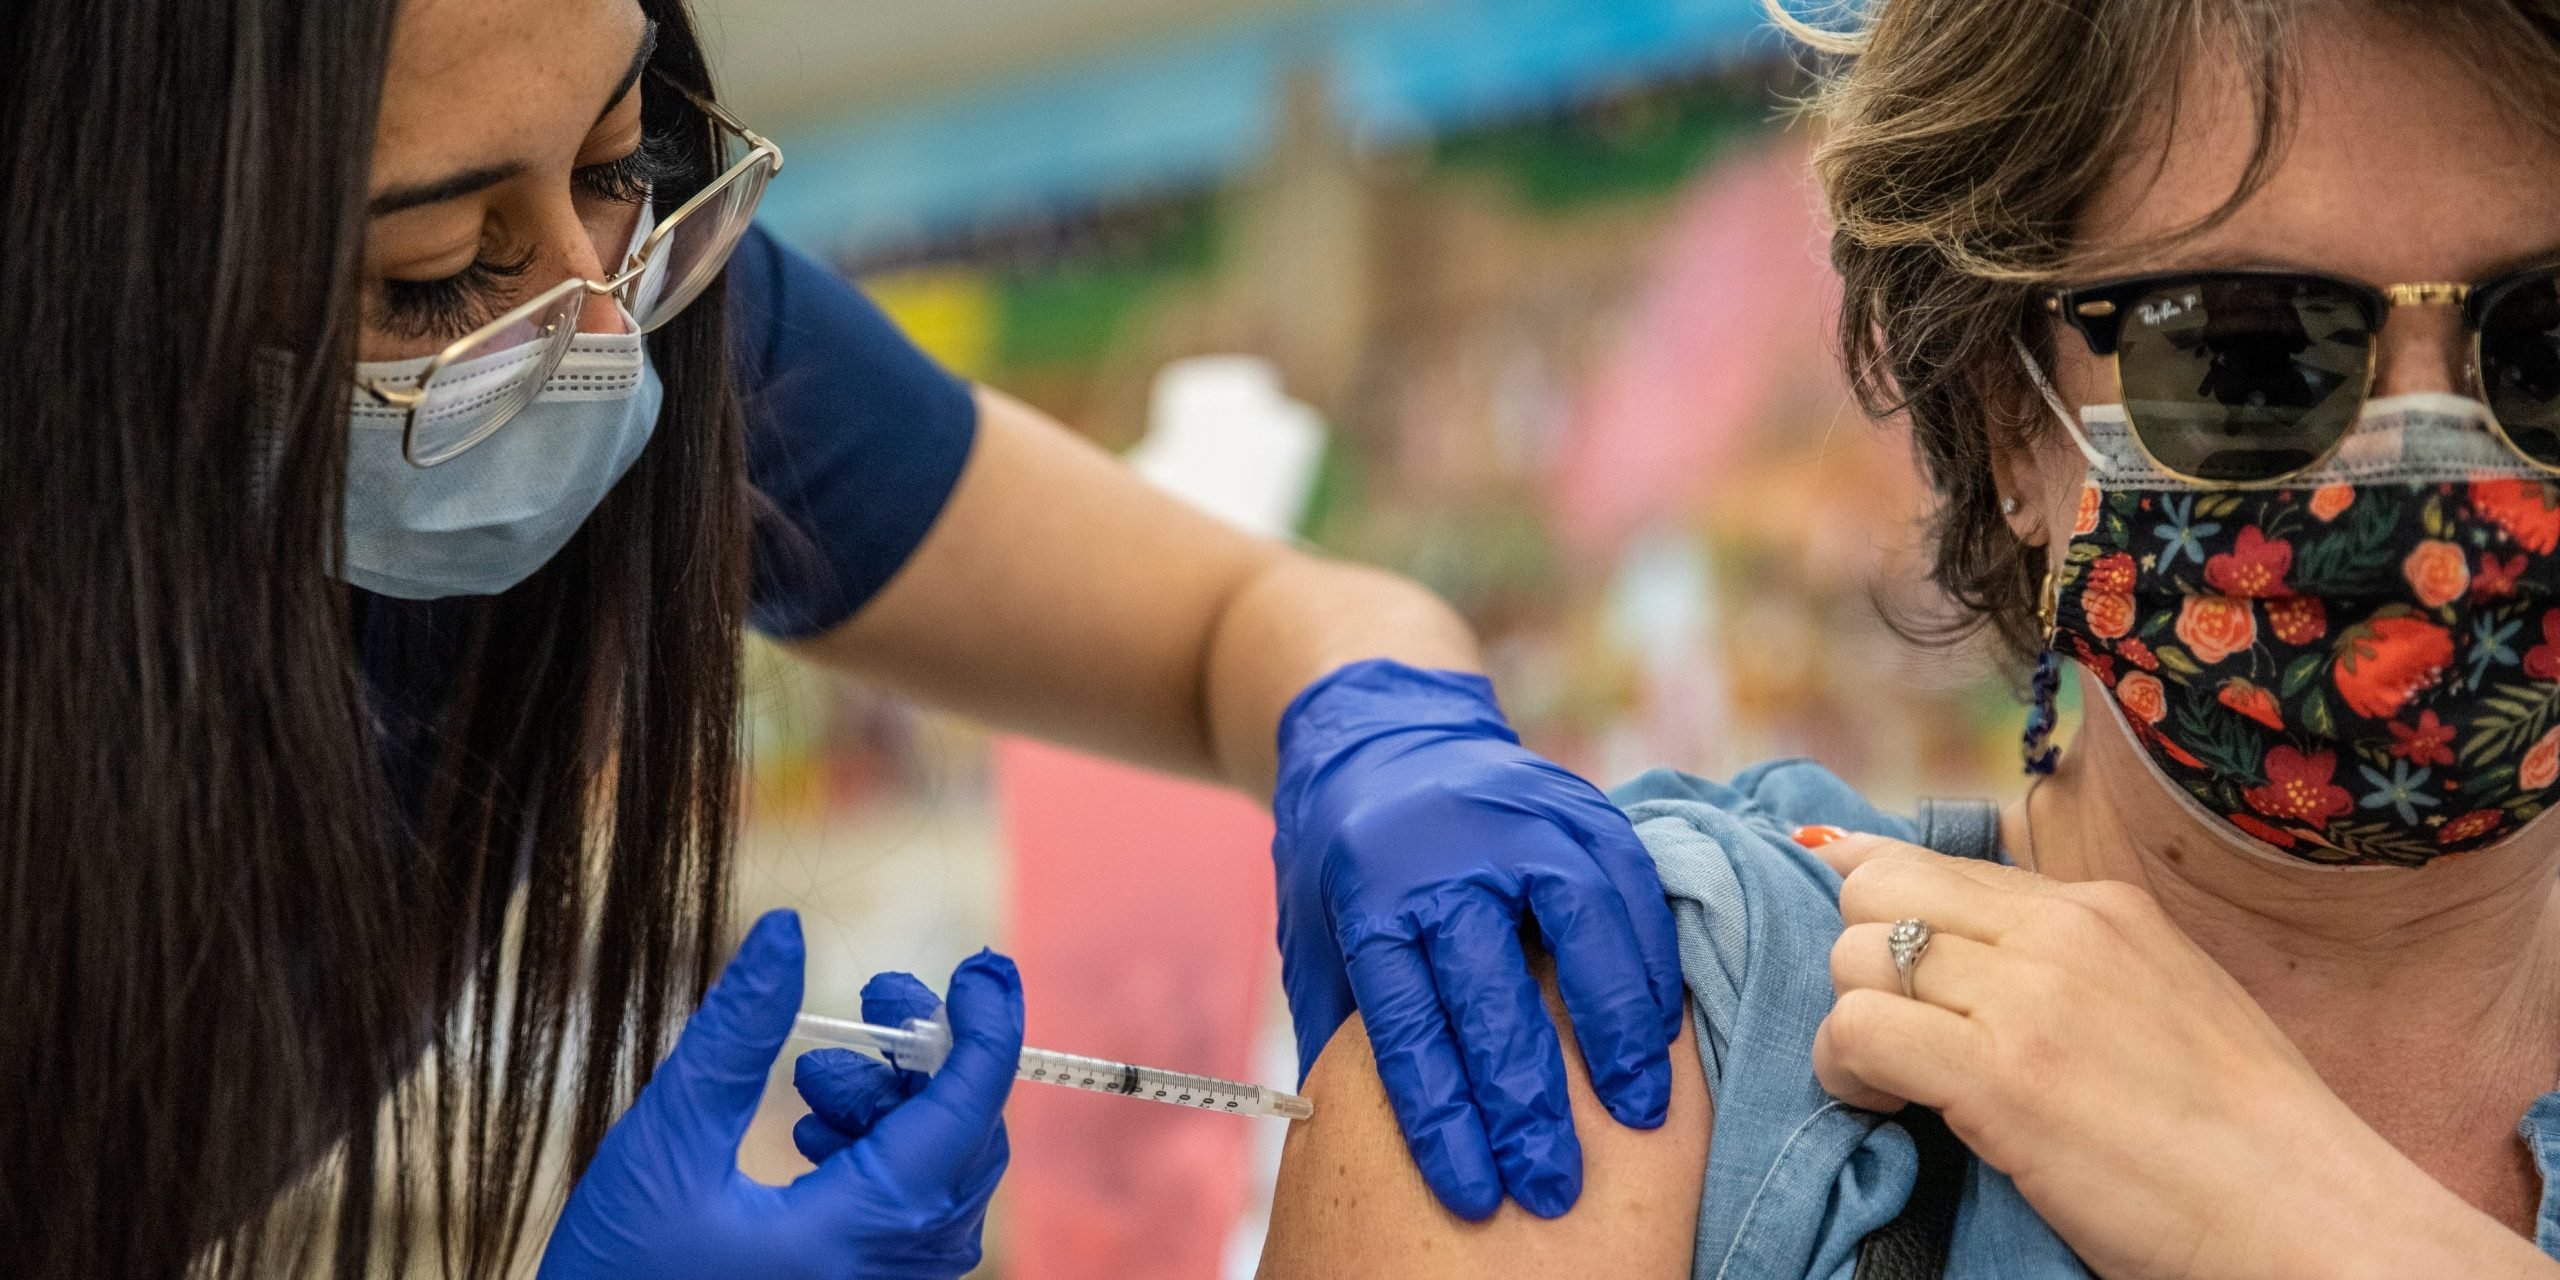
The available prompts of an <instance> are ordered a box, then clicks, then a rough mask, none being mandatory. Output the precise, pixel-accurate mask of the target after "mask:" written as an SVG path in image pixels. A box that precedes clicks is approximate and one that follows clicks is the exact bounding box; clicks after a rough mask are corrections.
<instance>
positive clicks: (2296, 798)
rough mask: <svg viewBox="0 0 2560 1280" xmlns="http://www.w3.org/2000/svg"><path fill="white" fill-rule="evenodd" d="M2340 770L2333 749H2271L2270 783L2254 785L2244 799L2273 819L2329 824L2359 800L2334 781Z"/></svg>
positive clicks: (2268, 758) (2319, 824)
mask: <svg viewBox="0 0 2560 1280" xmlns="http://www.w3.org/2000/svg"><path fill="white" fill-rule="evenodd" d="M2337 772H2338V757H2337V756H2336V755H2334V754H2332V753H2330V752H2327V751H2314V752H2312V753H2311V754H2310V755H2307V756H2306V755H2304V754H2302V753H2301V752H2299V751H2296V750H2294V749H2293V748H2291V747H2277V748H2275V749H2274V750H2272V751H2269V752H2267V785H2265V786H2263V787H2251V788H2250V789H2249V790H2247V791H2244V792H2242V793H2240V798H2241V799H2243V800H2246V801H2248V802H2249V807H2250V808H2252V809H2255V810H2257V811H2258V812H2260V813H2263V814H2265V815H2267V816H2268V817H2270V818H2290V819H2292V820H2294V821H2296V822H2307V823H2309V824H2311V825H2312V826H2315V827H2317V826H2325V825H2327V823H2328V822H2329V820H2330V819H2332V818H2335V817H2338V816H2340V815H2342V814H2344V813H2346V812H2347V811H2348V810H2350V809H2353V808H2354V807H2355V803H2356V802H2355V801H2354V800H2353V799H2352V798H2350V797H2349V796H2348V795H2347V789H2346V788H2345V787H2342V786H2339V785H2337V784H2336V783H2334V782H2331V781H2330V779H2331V778H2333V777H2335V776H2336V775H2337Z"/></svg>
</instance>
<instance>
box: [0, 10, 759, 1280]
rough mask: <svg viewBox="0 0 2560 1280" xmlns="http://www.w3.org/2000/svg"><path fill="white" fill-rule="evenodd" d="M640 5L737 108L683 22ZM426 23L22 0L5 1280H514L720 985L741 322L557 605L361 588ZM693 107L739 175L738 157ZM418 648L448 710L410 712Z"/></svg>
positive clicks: (10, 208) (4, 65) (328, 13)
mask: <svg viewBox="0 0 2560 1280" xmlns="http://www.w3.org/2000/svg"><path fill="white" fill-rule="evenodd" d="M642 3H643V7H644V8H646V9H647V10H648V11H649V13H650V16H651V17H653V18H655V19H656V20H657V22H658V24H659V39H658V53H657V59H656V63H655V65H656V66H657V67H658V68H659V69H661V70H664V71H666V72H667V73H669V74H670V75H672V76H673V77H674V78H675V79H677V80H679V81H681V82H684V83H686V84H689V85H693V86H697V87H701V88H704V89H706V90H707V88H708V81H707V77H706V69H705V67H704V65H703V58H702V54H701V50H700V47H699V45H698V43H697V42H696V40H695V37H694V33H693V30H692V27H691V24H690V23H689V22H688V20H687V18H686V15H685V13H684V11H683V6H682V0H642ZM394 8H395V4H394V0H254V2H252V3H242V2H240V0H12V2H11V3H9V4H6V5H0V84H5V85H6V86H7V90H6V92H5V93H0V546H4V547H5V558H0V1275H7V1276H11V1277H56V1276H61V1277H70V1276H82V1277H87V1276H104V1275H115V1276H146V1277H148V1276H175V1275H180V1274H185V1273H191V1272H193V1273H200V1274H221V1275H247V1274H251V1273H258V1274H272V1273H277V1272H282V1271H286V1270H304V1269H311V1268H317V1267H322V1266H326V1267H330V1268H331V1269H333V1270H334V1271H335V1272H336V1273H338V1274H340V1275H355V1274H360V1273H370V1272H373V1271H375V1270H378V1269H381V1268H384V1267H390V1266H403V1265H406V1264H407V1263H408V1262H410V1261H412V1260H414V1259H415V1258H416V1257H418V1256H419V1255H422V1254H431V1255H433V1256H435V1257H437V1258H440V1259H441V1261H442V1263H443V1266H444V1269H445V1270H446V1271H447V1273H449V1274H465V1275H488V1274H495V1273H497V1272H498V1271H500V1270H501V1269H503V1268H504V1267H505V1266H506V1265H507V1264H508V1263H509V1262H510V1260H511V1259H512V1258H513V1256H514V1255H515V1254H516V1252H517V1251H518V1250H519V1249H520V1248H522V1247H524V1246H525V1245H526V1244H527V1243H528V1242H529V1240H530V1238H531V1232H530V1231H529V1230H528V1228H527V1226H526V1222H527V1218H528V1216H529V1213H530V1211H531V1210H532V1209H533V1208H535V1207H540V1206H538V1205H537V1203H536V1202H537V1200H539V1199H542V1197H540V1196H538V1195H537V1190H538V1189H541V1188H543V1187H544V1186H545V1185H546V1184H545V1183H544V1181H543V1175H544V1172H545V1170H546V1168H548V1167H549V1166H546V1165H545V1164H544V1161H545V1159H546V1157H554V1158H556V1157H558V1156H560V1155H561V1154H562V1152H563V1150H565V1153H566V1157H567V1160H568V1163H569V1165H570V1167H572V1168H576V1167H582V1166H583V1164H584V1162H585V1160H586V1158H587V1157H588V1156H589V1155H590V1154H591V1153H592V1152H593V1150H594V1147H595V1144H596V1142H597V1140H598V1139H599V1138H600V1137H601V1136H602V1134H603V1131H604V1129H605V1127H606V1125H607V1123H608V1122H609V1121H610V1120H611V1118H612V1117H613V1115H614V1114H615V1113H616V1112H617V1111H618V1109H619V1107H620V1105H621V1103H622V1102H623V1101H624V1100H626V1099H627V1097H628V1096H629V1094H630V1092H631V1091H632V1090H634V1089H635V1088H636V1087H637V1085H638V1084H639V1083H640V1082H641V1081H642V1080H643V1079H644V1078H645V1077H646V1075H647V1072H648V1069H649V1066H650V1064H651V1063H652V1062H653V1061H654V1060H655V1058H656V1057H657V1055H658V1054H659V1053H660V1051H661V1050H662V1049H663V1048H664V1047H665V1045H666V1044H667V1042H668V1041H669V1039H670V1033H671V1030H672V1028H673V1026H674V1025H675V1024H676V1023H677V1022H678V1021H679V1020H680V1018H681V1015H682V1013H683V1012H684V1011H685V1010H686V1009H688V1008H690V1007H691V1003H692V1001H693V999H694V998H696V997H697V996H698V995H699V992H700V990H701V986H702V984H703V982H704V981H705V979H706V976H707V973H708V971H709V969H710V967H711V965H712V963H713V960H714V958H715V947H716V944H717V941H718V939H717V934H718V932H719V930H720V926H721V925H722V923H723V921H724V918H725V898H724V889H725V882H726V874H727V860H728V849H729V819H730V815H731V810H732V805H733V799H734V782H733V773H732V770H733V768H734V747H735V722H734V717H735V708H736V701H737V692H738V673H737V661H738V656H737V643H738V634H739V626H740V623H741V616H742V611H743V605H744V590H745V588H744V583H745V566H744V563H743V557H744V548H745V545H746V538H745V524H744V522H745V519H746V514H745V513H746V510H747V507H746V500H745V495H744V483H745V482H744V479H743V475H744V463H743V460H742V458H743V443H742V441H741V439H740V429H739V425H738V417H737V410H736V407H735V401H734V398H733V397H732V395H731V393H730V389H729V387H728V385H727V380H726V375H727V368H728V365H727V361H726V358H725V347H724V337H723V335H724V327H723V324H724V321H723V314H722V311H723V308H722V306H721V300H720V292H719V291H718V290H716V289H715V290H713V291H712V292H711V293H709V294H707V295H706V296H705V297H704V298H703V299H702V300H701V301H700V302H697V303H696V304H695V305H694V306H693V307H692V308H691V309H690V310H688V311H687V313H686V314H685V315H684V316H683V317H682V318H680V319H679V320H677V321H676V322H675V323H673V324H672V325H670V326H669V327H668V328H666V329H664V330H662V331H660V332H659V333H658V334H656V335H654V336H653V337H652V339H651V344H650V345H651V352H652V356H653V359H654V360H655V362H656V365H657V367H658V369H659V371H660V373H661V375H662V377H663V378H664V380H665V383H666V387H667V397H666V402H665V407H664V409H663V411H662V415H661V418H660V421H659V425H658V429H657V433H656V436H655V438H654V439H653V441H652V442H651V444H650V446H649V448H648V450H647V452H646V454H645V455H644V456H643V457H642V458H641V460H640V462H639V463H638V464H637V465H636V466H635V467H634V468H633V470H632V471H631V473H630V474H629V475H628V476H627V477H626V478H625V479H624V480H623V481H622V483H621V484H620V485H619V486H618V487H617V488H616V489H615V491H614V492H613V494H612V495H611V497H610V498H608V499H607V500H606V502H605V503H604V505H603V506H602V507H601V508H600V509H599V510H598V511H597V512H596V513H595V515H594V516H593V518H591V519H590V520H589V521H588V522H587V524H586V526H585V529H584V531H583V532H582V533H581V534H580V535H579V537H578V538H577V540H576V541H574V542H573V543H572V544H571V545H570V546H569V547H568V549H567V550H565V551H564V552H562V553H561V555H560V556H558V557H557V558H556V559H555V560H554V561H553V562H552V563H551V564H550V565H549V566H547V567H546V568H545V569H544V570H543V571H542V572H541V573H539V574H538V575H536V576H535V577H534V578H533V579H532V580H530V581H528V582H527V583H526V584H524V585H523V586H521V587H519V588H517V589H516V590H514V591H511V592H509V593H507V594H506V595H504V596H501V597H496V598H492V599H488V600H482V601H472V602H463V603H447V604H440V605H435V606H413V605H401V604H397V603H395V602H386V601H363V600H360V599H357V598H353V597H351V594H350V592H349V591H348V589H347V588H345V587H343V586H340V585H339V584H338V583H336V582H335V581H334V580H333V579H332V576H331V575H332V570H333V567H334V562H335V559H336V557H337V555H338V554H339V552H338V547H339V540H340V532H339V531H340V527H341V523H340V504H341V493H342V490H343V476H344V469H345V465H346V453H345V450H346V442H347V435H348V431H347V419H346V405H347V388H348V386H349V383H348V371H349V368H350V365H351V363H352V361H353V359H354V350H355V329H356V311H357V307H356V301H355V299H356V290H355V284H356V278H355V274H356V263H357V261H358V255H359V250H360V247H361V242H362V236H363V205H364V193H365V184H366V180H367V174H368V168H369V165H370V153H371V146H372V139H373V121H374V118H375V113H376V107H377V103H378V99H379V98H380V95H381V90H382V75H383V67H384V64H385V60H386V54H387V48H388V42H389V38H390V28H391V22H392V15H393V12H394ZM648 102H649V108H648V113H649V119H648V122H647V123H648V126H649V128H650V129H651V130H652V131H653V132H656V131H664V132H667V133H669V134H671V135H673V136H674V137H676V138H677V139H678V140H679V142H680V145H681V146H683V147H685V148H687V149H688V150H689V152H690V159H691V160H692V162H693V164H694V167H696V168H698V169H700V170H701V171H702V176H703V177H706V178H707V177H708V173H709V165H710V163H711V156H712V151H711V139H710V135H709V133H708V129H707V125H706V124H705V123H704V122H703V121H701V120H700V119H699V118H698V117H697V116H696V114H695V112H694V111H693V109H692V108H691V107H690V106H688V105H687V104H684V103H683V102H681V101H680V100H679V97H678V95H674V94H668V93H663V92H660V93H653V94H650V95H649V98H648ZM682 194H683V192H682V191H662V192H661V200H662V202H663V201H664V200H666V199H669V198H681V195H682ZM390 636H398V637H403V638H405V641H406V643H407V646H408V647H410V648H412V649H415V650H417V651H418V652H415V653H408V654H391V655H388V658H389V659H396V660H397V662H417V663H423V664H424V668H423V669H427V670H433V671H437V672H442V673H444V674H445V675H446V676H447V677H448V678H446V679H443V680H440V681H439V682H438V683H437V685H436V687H437V688H438V690H439V691H440V692H439V693H438V694H437V696H434V697H432V698H429V699H427V700H425V701H423V702H420V701H415V700H412V701H410V702H407V703H400V702H399V701H398V700H394V699H386V698H385V697H384V696H383V691H382V690H380V689H375V688H372V687H370V686H369V685H368V683H367V680H366V677H365V675H364V674H363V671H364V668H363V667H362V666H361V665H360V663H359V652H360V649H361V648H362V647H363V646H364V645H366V644H368V643H373V644H377V645H378V644H380V643H384V637H390ZM376 656H377V657H384V656H385V655H382V654H377V655H376ZM397 662H395V665H397ZM394 739H397V740H398V741H397V742H395V741H394ZM403 744H405V746H404V745H403ZM401 751H408V752H411V753H414V759H415V762H416V763H417V764H418V765H419V766H420V769H419V776H421V777H424V778H427V779H429V781H427V782H426V784H425V785H424V786H423V789H421V788H418V787H409V786H403V785H400V784H399V783H398V782H397V780H396V779H395V776H394V774H393V772H392V771H390V770H388V769H387V768H386V766H385V763H384V761H385V754H386V752H390V753H393V754H398V753H399V752H401ZM564 1099H565V1103H564V1102H563V1100H564ZM564 1105H565V1108H566V1109H565V1115H566V1117H567V1121H566V1124H565V1125H555V1124H554V1122H553V1117H554V1116H555V1115H559V1114H564V1112H563V1106H564Z"/></svg>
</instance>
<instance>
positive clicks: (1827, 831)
mask: <svg viewBox="0 0 2560 1280" xmlns="http://www.w3.org/2000/svg"><path fill="white" fill-rule="evenodd" d="M1793 838H1794V840H1795V842H1796V843H1797V844H1800V845H1803V846H1804V847H1805V848H1808V849H1819V848H1821V847H1822V846H1824V845H1826V844H1829V843H1831V842H1832V841H1834V840H1846V839H1848V838H1849V833H1848V832H1846V831H1843V830H1841V829H1840V828H1838V827H1835V826H1831V825H1830V824H1828V823H1816V824H1814V825H1813V826H1810V827H1798V828H1796V833H1795V836H1794V837H1793Z"/></svg>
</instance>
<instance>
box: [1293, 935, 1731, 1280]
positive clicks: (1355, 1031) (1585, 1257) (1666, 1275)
mask: <svg viewBox="0 0 2560 1280" xmlns="http://www.w3.org/2000/svg"><path fill="white" fill-rule="evenodd" d="M1539 981H1540V983H1541V985H1542V986H1544V987H1545V989H1546V995H1547V1012H1548V1015H1549V1016H1550V1017H1552V1018H1554V1019H1555V1022H1556V1028H1557V1030H1558V1031H1559V1032H1560V1033H1561V1035H1562V1038H1563V1040H1564V1045H1565V1074H1566V1076H1567V1077H1568V1080H1569V1082H1570V1084H1571V1086H1572V1092H1573V1123H1574V1129H1575V1132H1576V1133H1578V1134H1579V1135H1580V1137H1581V1139H1582V1162H1583V1163H1582V1168H1583V1182H1582V1199H1581V1200H1580V1201H1579V1202H1578V1203H1577V1204H1576V1205H1575V1206H1574V1208H1573V1211H1572V1212H1570V1213H1567V1214H1566V1215H1565V1216H1563V1217H1561V1218H1557V1219H1554V1220H1552V1221H1549V1220H1545V1219H1541V1218H1538V1217H1536V1216H1534V1215H1532V1214H1530V1213H1529V1212H1528V1211H1526V1210H1524V1209H1522V1208H1521V1207H1520V1206H1518V1205H1516V1204H1513V1203H1511V1202H1509V1201H1505V1202H1503V1205H1502V1208H1501V1210H1500V1211H1499V1212H1497V1213H1495V1214H1494V1216H1493V1217H1491V1218H1489V1219H1486V1220H1485V1221H1483V1222H1468V1221H1466V1220H1464V1219H1462V1218H1459V1217H1457V1216H1456V1215H1454V1214H1452V1213H1450V1212H1449V1211H1447V1210H1446V1209H1443V1208H1441V1207H1440V1202H1439V1201H1438V1200H1436V1199H1434V1198H1433V1197H1432V1195H1431V1189H1430V1188H1429V1187H1428V1186H1426V1185H1424V1183H1423V1181H1422V1174H1421V1172H1420V1171H1419V1170H1418V1169H1416V1168H1415V1167H1414V1164H1413V1157H1412V1156H1411V1155H1409V1154H1407V1152H1406V1151H1405V1145H1404V1135H1403V1133H1402V1132H1401V1131H1400V1130H1398V1129H1397V1128H1396V1119H1395V1113H1394V1112H1393V1111H1392V1110H1390V1109H1389V1107H1388V1105H1387V1097H1386V1090H1385V1088H1384V1087H1383V1086H1382V1085H1380V1084H1379V1082H1378V1073H1377V1068H1376V1065H1375V1060H1374V1059H1373V1058H1371V1056H1370V1051H1369V1037H1368V1034H1367V1032H1366V1030H1365V1029H1364V1028H1363V1027H1362V1025H1361V1022H1360V1019H1359V1018H1358V1017H1356V1016H1355V1017H1353V1018H1352V1020H1351V1021H1350V1022H1348V1023H1346V1024H1344V1026H1343V1028H1342V1030H1341V1031H1339V1032H1337V1033H1335V1035H1334V1038H1333V1041H1332V1043H1331V1044H1329V1045H1327V1046H1326V1047H1325V1051H1324V1053H1323V1055H1322V1056H1321V1057H1319V1058H1317V1060H1316V1065H1315V1070H1314V1071H1313V1072H1312V1073H1311V1074H1310V1075H1309V1076H1308V1077H1307V1093H1308V1095H1309V1096H1310V1097H1312V1098H1314V1099H1315V1102H1316V1118H1315V1119H1313V1120H1309V1121H1305V1122H1302V1123H1299V1124H1296V1125H1293V1126H1291V1128H1290V1132H1289V1138H1288V1145H1287V1147H1286V1148H1285V1150H1284V1152H1283V1154H1282V1156H1281V1161H1280V1182H1279V1189H1278V1193H1277V1194H1276V1196H1275V1197H1274V1198H1273V1202H1272V1207H1271V1234H1270V1238H1269V1241H1268V1243H1267V1244H1266V1246H1265V1248H1264V1252H1263V1255H1262V1271H1261V1280H1300V1278H1302V1277H1303V1278H1307V1280H1313V1278H1315V1277H1322V1278H1323V1280H1363V1278H1364V1277H1381V1278H1383V1277H1396V1278H1397V1280H1429V1278H1430V1277H1437V1276H1450V1277H1458V1276H1464V1277H1469V1278H1470V1280H1477V1278H1481V1280H1501V1278H1502V1277H1506V1276H1522V1277H1527V1276H1538V1277H1547V1276H1559V1275H1606V1276H1609V1277H1611V1278H1612V1280H1654V1278H1656V1277H1661V1278H1662V1280H1677V1278H1681V1277H1686V1276H1687V1275H1688V1274H1689V1261H1690V1253H1691V1250H1692V1247H1693V1245H1694V1244H1695V1241H1696V1238H1697V1229H1698V1195H1699V1191H1700V1189H1701V1188H1702V1187H1703V1186H1704V1185H1705V1181H1706V1169H1707V1139H1708V1131H1709V1128H1710V1125H1711V1121H1712V1119H1713V1111H1712V1107H1711V1104H1710V1102H1709V1101H1708V1097H1707V1086H1706V1074H1705V1072H1704V1071H1703V1070H1702V1069H1701V1068H1700V1067H1699V1065H1698V1053H1697V1049H1696V1047H1695V1045H1694V1043H1693V1041H1692V1039H1691V1032H1690V1030H1689V1029H1688V1027H1687V1026H1686V1025H1685V1024H1684V1025H1683V1026H1682V1028H1681V1032H1680V1040H1679V1043H1677V1044H1675V1045H1673V1046H1672V1050H1671V1107H1670V1112H1669V1116H1668V1118H1667V1119H1666V1120H1665V1121H1664V1122H1663V1125H1662V1127H1661V1128H1659V1129H1655V1130H1650V1131H1647V1130H1640V1129H1630V1128H1627V1127H1626V1126H1624V1125H1621V1124H1619V1123H1618V1122H1617V1121H1616V1120H1614V1119H1612V1118H1611V1117H1610V1115H1609V1113H1608V1112H1607V1111H1606V1110H1604V1109H1602V1107H1601V1106H1600V1102H1599V1099H1598V1098H1597V1097H1595V1096H1594V1095H1593V1094H1592V1092H1591V1077H1590V1073H1589V1072H1588V1071H1587V1070H1586V1069H1585V1068H1584V1066H1583V1062H1582V1054H1581V1051H1580V1049H1579V1048H1578V1047H1577V1046H1576V1045H1575V1043H1574V1040H1573V1030H1572V1027H1571V1025H1570V1024H1568V1023H1567V1022H1566V1021H1565V1018H1564V1014H1563V1006H1562V1005H1561V1004H1559V1003H1558V1001H1557V998H1556V993H1555V984H1554V981H1553V978H1552V976H1551V975H1549V974H1547V973H1545V972H1541V974H1540V976H1539Z"/></svg>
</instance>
